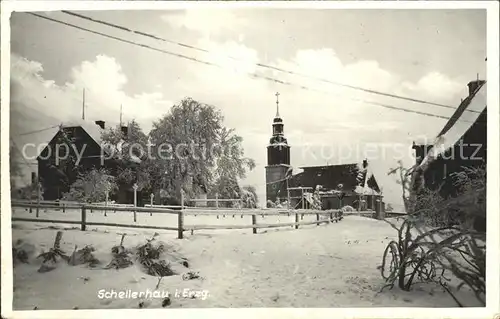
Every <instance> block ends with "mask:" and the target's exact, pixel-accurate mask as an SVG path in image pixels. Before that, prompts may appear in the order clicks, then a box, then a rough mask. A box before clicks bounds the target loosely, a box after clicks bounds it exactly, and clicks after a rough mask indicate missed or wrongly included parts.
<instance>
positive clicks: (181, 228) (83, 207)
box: [11, 201, 342, 239]
mask: <svg viewBox="0 0 500 319" xmlns="http://www.w3.org/2000/svg"><path fill="white" fill-rule="evenodd" d="M11 206H12V207H20V208H28V209H30V211H32V210H33V209H36V211H37V214H36V218H24V217H12V221H13V222H15V221H22V222H39V223H60V224H76V225H80V228H81V230H82V231H85V230H86V229H87V226H111V227H124V228H143V229H161V230H171V231H177V233H178V236H177V237H178V238H179V239H182V238H183V237H184V236H183V234H184V232H185V231H191V234H193V232H194V231H195V230H217V229H249V228H252V230H253V233H254V234H257V229H263V228H277V227H295V229H298V228H299V226H302V225H314V224H316V225H318V226H319V225H320V224H325V223H333V222H338V221H340V220H341V219H342V212H341V210H330V211H310V210H303V211H302V210H260V209H234V210H233V213H232V215H241V217H242V218H243V216H249V217H251V224H250V223H249V224H248V225H185V224H184V216H185V215H195V216H196V215H211V216H215V215H217V218H218V215H219V214H224V215H225V214H228V215H230V214H231V212H229V211H227V210H222V211H213V210H212V211H211V210H204V209H182V207H181V206H170V207H171V208H166V207H155V206H153V207H125V206H124V205H109V204H108V205H92V204H86V203H61V202H48V201H45V202H40V203H30V202H22V201H12V202H11ZM40 208H44V209H61V208H64V210H69V209H72V210H80V212H81V213H80V220H56V219H42V218H39V214H38V211H39V210H40ZM89 211H103V212H104V213H105V214H106V212H107V211H115V212H132V213H133V214H134V222H137V214H138V213H139V214H141V213H149V214H150V215H152V214H173V215H177V225H176V227H168V226H153V225H137V224H119V223H107V222H90V221H87V213H88V212H89ZM305 215H315V216H316V220H314V221H300V220H301V219H303V217H304V216H305ZM258 216H262V217H265V216H295V222H288V223H275V224H264V223H257V217H258ZM321 216H323V218H320V217H321ZM324 216H326V218H325V217H324ZM233 217H234V216H233ZM300 217H301V218H300Z"/></svg>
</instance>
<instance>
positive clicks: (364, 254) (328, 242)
mask: <svg viewBox="0 0 500 319" xmlns="http://www.w3.org/2000/svg"><path fill="white" fill-rule="evenodd" d="M219 213H220V214H222V212H219ZM28 214H29V213H27V212H25V211H24V210H22V209H18V210H17V211H15V212H14V213H13V216H14V217H15V216H20V215H23V216H25V215H28ZM44 214H46V215H58V216H57V218H61V216H60V215H64V213H62V212H54V211H53V212H42V213H41V215H40V218H43V217H46V216H44ZM65 214H66V215H67V216H68V218H69V216H71V215H73V216H72V219H76V220H78V216H76V215H77V212H75V213H71V212H68V213H65ZM33 215H34V214H33ZM33 215H32V216H33ZM88 215H89V217H88V218H89V219H88V220H89V221H90V220H91V219H92V218H94V219H96V220H97V219H99V218H105V217H103V216H102V213H97V212H94V213H93V214H88ZM92 215H93V216H92ZM98 215H101V217H98ZM138 217H139V220H138V223H146V224H154V225H158V224H159V223H160V221H161V222H162V223H163V224H166V225H169V226H175V225H176V221H175V220H172V219H175V216H174V215H172V216H170V215H159V214H154V215H153V217H150V216H149V214H138ZM53 218H55V217H53ZM171 218H172V219H171ZM259 218H261V217H259ZM272 218H281V219H282V222H285V219H288V221H292V220H293V216H290V217H288V216H286V215H285V216H279V217H271V216H267V217H266V218H265V220H266V221H268V220H269V222H271V220H270V219H272ZM306 218H307V217H304V220H306ZM311 218H314V216H311ZM119 219H126V220H127V221H123V222H128V223H132V222H133V221H132V218H131V216H130V215H126V214H123V213H119V212H117V213H108V217H107V219H106V220H107V221H108V222H119ZM238 221H239V222H241V223H243V221H244V223H245V224H248V223H249V222H250V216H244V218H243V219H242V218H240V217H239V216H238V214H237V212H235V217H234V218H233V217H232V212H230V211H228V212H226V217H225V218H222V217H221V215H220V218H219V219H218V220H217V219H216V217H215V216H200V215H198V216H197V217H194V216H186V224H190V223H191V224H203V223H209V224H217V223H226V224H227V223H230V224H235V223H238ZM258 222H260V219H259V221H258ZM49 226H50V228H49ZM71 226H73V225H49V224H41V223H40V224H39V223H27V222H13V229H12V236H13V242H15V241H16V240H18V239H23V240H24V241H27V242H30V243H32V244H34V245H36V247H37V250H38V251H40V249H42V248H44V249H45V250H47V249H48V247H51V246H52V245H53V241H54V238H55V235H56V232H57V230H58V229H64V228H65V227H66V228H65V229H64V235H63V239H62V242H61V248H62V249H63V250H64V251H66V252H69V253H71V252H72V251H73V249H74V246H75V245H78V247H79V248H81V247H83V246H84V245H93V246H94V247H95V248H96V257H97V258H98V259H100V260H102V261H103V263H107V262H109V261H110V258H111V255H110V250H111V247H112V246H114V245H117V244H118V243H119V242H120V237H121V236H120V234H121V233H123V232H126V233H127V236H126V238H125V241H124V245H125V246H126V247H133V246H135V245H137V244H139V243H144V242H145V240H146V239H147V238H151V236H152V235H153V233H154V232H155V230H143V229H141V230H131V229H122V228H111V227H96V226H90V227H89V229H88V231H80V230H78V229H71ZM158 233H159V239H160V240H162V241H164V242H168V243H171V244H172V245H174V247H176V249H177V251H178V252H179V253H181V254H182V255H184V256H185V257H186V258H188V260H189V263H190V268H191V269H192V270H193V271H197V272H199V273H200V275H201V276H202V277H204V280H189V281H183V280H182V278H181V276H172V277H165V278H164V279H163V280H162V281H161V284H160V286H159V290H160V291H162V293H165V291H168V292H170V293H171V294H172V295H171V297H172V296H174V297H173V298H171V299H172V305H171V306H170V307H174V308H179V307H188V308H197V307H455V306H456V305H455V303H454V301H453V300H452V299H451V297H449V295H448V294H446V293H443V292H442V291H441V290H440V289H438V288H437V287H432V286H421V287H417V288H416V289H415V290H413V291H411V292H402V291H400V290H399V289H398V288H394V289H392V290H384V292H382V293H378V291H379V290H380V288H381V287H382V286H383V280H382V278H381V276H380V272H379V270H378V269H377V266H379V265H380V263H381V256H382V253H383V250H384V248H385V247H386V245H387V244H388V242H389V241H390V240H392V239H394V237H396V236H397V234H396V233H395V231H394V230H393V229H392V228H391V227H390V226H389V225H388V224H387V223H385V222H383V221H378V220H374V219H369V218H364V217H359V216H346V217H345V218H344V219H343V220H342V221H340V222H338V223H332V224H328V225H322V226H315V225H312V226H300V228H299V229H298V230H295V229H293V228H292V227H285V228H280V229H273V230H269V231H265V230H259V231H258V234H251V230H249V231H248V230H234V231H220V230H215V231H196V232H195V233H194V234H193V235H190V234H189V233H188V232H186V234H185V235H186V238H185V239H183V240H178V239H176V232H173V231H170V232H169V231H165V232H163V231H158ZM38 267H39V264H19V265H16V267H15V268H14V305H13V308H14V310H32V309H33V308H34V307H35V306H36V307H38V309H41V310H43V309H45V310H47V309H52V310H55V309H72V308H74V307H78V308H79V309H96V308H99V309H105V308H114V309H122V308H138V304H139V302H140V301H141V300H139V299H133V298H128V299H106V300H104V299H99V297H98V292H99V290H101V289H106V290H108V291H109V290H111V289H115V290H116V291H123V290H131V291H136V292H141V291H142V292H145V291H147V290H148V289H149V290H150V291H151V290H154V288H155V286H156V284H157V278H155V277H151V276H148V275H145V274H144V273H142V272H141V270H140V269H138V268H137V267H136V266H135V265H134V266H132V267H129V268H126V269H121V270H104V269H94V270H91V269H89V268H86V267H85V266H64V265H60V266H58V268H57V269H55V270H53V271H51V272H48V273H38V272H37V269H38ZM85 278H87V279H88V280H85ZM184 289H189V290H190V291H192V292H193V293H198V295H199V298H195V299H191V298H186V297H183V296H182V293H181V294H180V295H179V296H175V291H178V292H182V291H184ZM186 291H187V290H186ZM461 294H462V295H460V293H459V296H461V297H462V299H464V300H469V301H473V300H474V298H473V297H469V298H468V299H467V297H468V296H469V295H468V293H467V292H465V291H464V292H461ZM463 294H466V295H463ZM464 296H465V297H464ZM145 304H146V307H147V308H161V300H158V299H147V300H146V301H145Z"/></svg>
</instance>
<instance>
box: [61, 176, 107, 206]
mask: <svg viewBox="0 0 500 319" xmlns="http://www.w3.org/2000/svg"><path fill="white" fill-rule="evenodd" d="M116 189H117V184H116V179H115V177H113V176H111V175H109V174H108V172H107V171H106V170H105V169H103V168H102V169H99V170H97V169H92V170H90V171H88V172H86V173H85V174H81V175H80V176H79V177H78V179H77V180H76V181H75V182H74V183H73V184H72V185H71V187H70V190H69V192H67V193H64V194H63V199H64V200H70V201H78V202H87V203H92V202H101V201H104V200H105V199H106V192H107V193H109V194H111V193H113V192H114V191H116Z"/></svg>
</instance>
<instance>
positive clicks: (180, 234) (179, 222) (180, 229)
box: [177, 209, 184, 239]
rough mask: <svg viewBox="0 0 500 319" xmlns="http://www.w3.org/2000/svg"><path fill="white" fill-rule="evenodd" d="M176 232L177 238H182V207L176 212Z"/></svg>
mask: <svg viewBox="0 0 500 319" xmlns="http://www.w3.org/2000/svg"><path fill="white" fill-rule="evenodd" d="M177 232H178V234H177V238H178V239H182V238H184V211H183V210H182V209H181V210H180V211H179V212H178V213H177Z"/></svg>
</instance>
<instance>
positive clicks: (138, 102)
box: [11, 54, 173, 125]
mask: <svg viewBox="0 0 500 319" xmlns="http://www.w3.org/2000/svg"><path fill="white" fill-rule="evenodd" d="M11 60H12V62H11V83H12V84H13V86H15V88H16V89H15V90H12V91H13V92H12V96H11V101H12V102H13V103H12V106H13V107H14V108H16V107H19V108H21V109H20V110H18V111H19V112H23V111H24V112H29V110H30V109H37V110H38V111H41V112H43V113H45V114H57V117H58V119H59V120H60V121H61V122H63V121H71V120H75V119H76V118H79V117H80V116H81V114H82V104H83V88H85V105H86V108H85V116H86V119H88V120H97V119H102V120H105V121H106V122H108V123H115V124H117V123H118V122H119V112H120V105H123V113H124V114H123V119H124V120H131V119H138V120H139V121H142V122H143V123H145V124H146V123H148V122H149V121H147V120H149V118H151V117H154V116H159V115H160V113H159V111H158V105H167V106H171V105H173V103H172V102H171V101H169V100H166V99H165V98H164V96H163V94H162V93H161V92H158V91H156V92H141V93H138V94H135V95H130V94H127V93H126V92H125V91H124V86H125V85H126V84H127V77H126V75H125V74H124V73H123V70H122V67H121V66H120V64H119V63H118V62H117V61H116V60H115V59H114V58H112V57H108V56H105V55H98V56H97V57H96V58H95V60H93V61H83V62H82V63H81V64H80V65H77V66H75V67H73V68H72V69H71V70H70V72H69V81H67V82H66V83H65V84H64V85H56V84H55V82H54V81H52V80H50V79H45V78H44V77H43V66H42V65H41V64H40V63H39V62H36V61H29V60H27V59H25V58H23V57H20V56H18V55H16V54H12V56H11ZM145 119H147V120H146V121H145ZM55 124H58V123H54V125H55Z"/></svg>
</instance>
